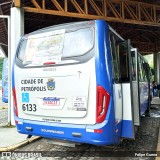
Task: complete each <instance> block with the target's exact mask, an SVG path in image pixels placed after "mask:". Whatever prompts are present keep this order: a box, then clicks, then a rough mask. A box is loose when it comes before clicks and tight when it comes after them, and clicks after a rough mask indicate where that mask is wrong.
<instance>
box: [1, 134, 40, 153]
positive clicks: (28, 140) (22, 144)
mask: <svg viewBox="0 0 160 160" xmlns="http://www.w3.org/2000/svg"><path fill="white" fill-rule="evenodd" d="M40 138H41V137H39V136H36V137H31V138H29V139H27V140H24V141H23V142H20V143H17V144H15V145H11V146H8V147H1V148H0V152H6V151H13V150H15V149H17V148H19V147H22V146H24V145H26V144H29V143H31V142H33V141H36V140H38V139H40Z"/></svg>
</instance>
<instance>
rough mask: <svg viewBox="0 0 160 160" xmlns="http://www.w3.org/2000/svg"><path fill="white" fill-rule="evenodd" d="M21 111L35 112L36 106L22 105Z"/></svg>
mask: <svg viewBox="0 0 160 160" xmlns="http://www.w3.org/2000/svg"><path fill="white" fill-rule="evenodd" d="M22 109H23V111H30V112H32V111H33V112H36V110H37V107H36V104H22Z"/></svg>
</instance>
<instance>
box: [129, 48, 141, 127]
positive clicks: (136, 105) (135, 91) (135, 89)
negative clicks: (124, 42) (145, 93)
mask: <svg viewBox="0 0 160 160" xmlns="http://www.w3.org/2000/svg"><path fill="white" fill-rule="evenodd" d="M131 73H132V75H131V76H132V77H131V78H132V79H131V80H132V99H133V111H134V125H135V126H140V99H139V97H140V96H139V78H138V77H139V75H138V73H139V72H138V50H137V48H132V49H131Z"/></svg>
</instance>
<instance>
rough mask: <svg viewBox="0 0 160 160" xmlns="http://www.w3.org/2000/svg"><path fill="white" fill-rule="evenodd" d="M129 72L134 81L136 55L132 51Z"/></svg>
mask: <svg viewBox="0 0 160 160" xmlns="http://www.w3.org/2000/svg"><path fill="white" fill-rule="evenodd" d="M131 72H132V81H136V57H135V52H134V51H131Z"/></svg>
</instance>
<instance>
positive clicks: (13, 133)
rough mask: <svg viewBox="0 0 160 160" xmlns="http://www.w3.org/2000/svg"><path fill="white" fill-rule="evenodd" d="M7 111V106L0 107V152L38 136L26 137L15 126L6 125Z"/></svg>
mask: <svg viewBox="0 0 160 160" xmlns="http://www.w3.org/2000/svg"><path fill="white" fill-rule="evenodd" d="M7 111H8V109H7V106H3V107H2V106H1V107H0V152H2V151H12V150H15V149H17V148H19V147H21V146H23V145H26V144H28V143H30V142H32V141H34V140H37V139H39V138H40V137H35V136H34V137H31V138H29V139H27V135H24V134H20V133H18V132H17V129H16V127H15V126H8V124H7V118H8V117H7V116H8V114H7Z"/></svg>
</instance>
